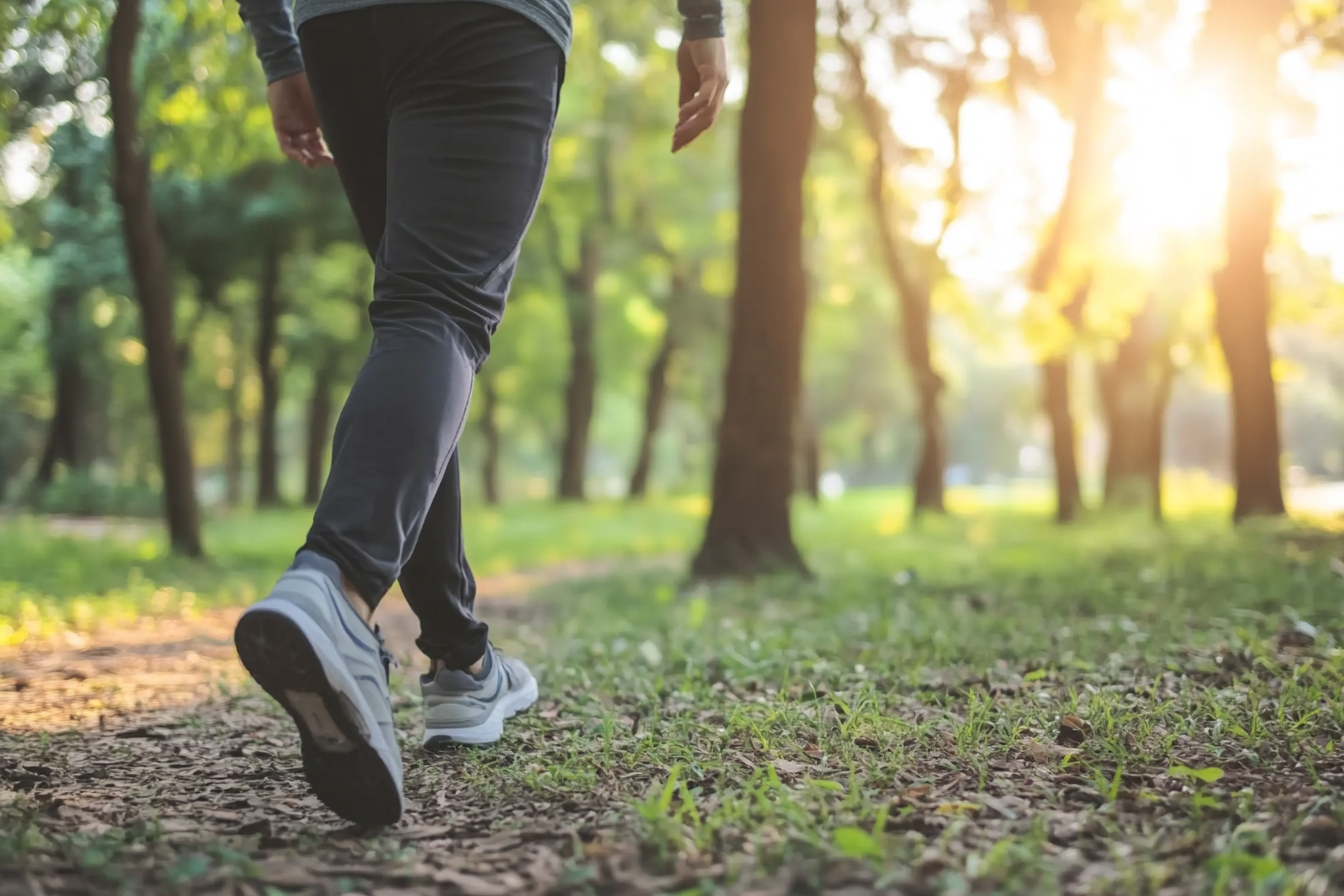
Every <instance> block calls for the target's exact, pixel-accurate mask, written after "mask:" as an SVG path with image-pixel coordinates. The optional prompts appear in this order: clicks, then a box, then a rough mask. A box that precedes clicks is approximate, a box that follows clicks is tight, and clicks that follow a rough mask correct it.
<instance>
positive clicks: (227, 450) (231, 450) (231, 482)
mask: <svg viewBox="0 0 1344 896" xmlns="http://www.w3.org/2000/svg"><path fill="white" fill-rule="evenodd" d="M243 339H244V335H243V324H242V320H241V315H240V313H239V311H238V310H237V309H236V308H234V309H231V310H230V314H229V343H230V345H231V347H232V352H233V359H232V360H233V379H232V380H231V381H230V382H229V387H228V393H227V397H226V406H227V408H228V414H229V429H228V434H227V436H226V437H225V438H226V442H225V446H224V501H225V503H226V504H228V506H229V507H239V506H241V505H242V503H243V429H244V422H243V379H244V376H243V372H244V365H245V364H246V363H247V353H246V352H245V351H244V350H243V347H242V346H243Z"/></svg>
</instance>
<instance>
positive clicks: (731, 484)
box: [692, 0, 817, 577]
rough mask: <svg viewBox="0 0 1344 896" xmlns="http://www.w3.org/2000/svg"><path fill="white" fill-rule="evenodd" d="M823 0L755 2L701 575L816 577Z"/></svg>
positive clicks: (698, 561) (698, 562)
mask: <svg viewBox="0 0 1344 896" xmlns="http://www.w3.org/2000/svg"><path fill="white" fill-rule="evenodd" d="M816 20H817V3H816V0H752V3H751V5H750V7H749V12H748V21H749V33H748V47H749V51H750V54H751V59H750V63H749V69H748V87H747V97H746V105H745V107H744V108H743V110H742V128H741V135H740V140H739V143H738V173H739V181H740V185H741V189H740V194H739V196H740V198H739V201H738V204H739V214H738V241H737V288H736V291H735V294H734V296H733V322H732V335H731V337H730V343H729V354H728V370H727V373H726V376H725V380H724V409H723V418H722V420H721V421H720V424H719V432H718V455H717V458H716V460H715V465H714V484H713V505H712V509H711V511H710V515H709V522H708V525H707V526H706V528H705V537H704V543H703V544H702V545H701V547H700V551H699V553H698V554H697V555H696V557H695V560H694V562H693V564H692V572H693V573H694V574H695V575H697V576H702V577H710V576H737V575H753V574H756V573H764V572H776V571H794V572H806V571H807V567H806V564H805V563H804V562H803V558H802V555H801V554H799V552H798V548H797V547H796V546H795V544H794V541H793V529H792V525H791V520H790V518H789V497H790V495H791V494H792V492H793V470H794V468H793V459H794V449H793V446H794V439H793V430H794V424H795V420H796V413H797V406H798V390H799V381H800V376H801V370H802V348H803V324H804V318H805V316H806V308H807V280H806V277H805V275H804V271H803V253H802V238H803V174H804V171H805V170H806V167H807V158H808V153H809V151H810V149H811V143H812V118H813V114H812V103H813V101H814V99H815V97H816V83H815V80H814V77H813V67H814V66H815V64H816V52H817V29H816Z"/></svg>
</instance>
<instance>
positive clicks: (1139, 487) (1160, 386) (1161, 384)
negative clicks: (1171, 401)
mask: <svg viewBox="0 0 1344 896" xmlns="http://www.w3.org/2000/svg"><path fill="white" fill-rule="evenodd" d="M1161 329H1162V326H1161V322H1160V321H1159V320H1158V319H1157V313H1156V308H1155V307H1154V306H1153V304H1152V301H1151V300H1149V302H1148V303H1146V304H1145V305H1144V307H1143V308H1142V309H1141V310H1140V311H1139V313H1137V314H1135V315H1134V317H1133V319H1132V320H1131V321H1130V328H1129V333H1128V334H1127V335H1126V336H1125V338H1124V339H1122V340H1121V341H1120V343H1119V345H1118V346H1116V352H1115V357H1114V358H1113V359H1111V360H1110V361H1108V362H1106V363H1104V364H1099V365H1098V366H1097V393H1098V395H1099V396H1100V398H1101V409H1102V415H1103V417H1104V418H1105V420H1106V435H1107V445H1106V479H1105V488H1104V491H1103V502H1104V504H1105V506H1107V507H1140V506H1144V505H1146V504H1148V503H1149V502H1150V501H1152V500H1153V499H1154V496H1155V495H1156V494H1157V491H1158V490H1157V489H1156V488H1155V487H1154V481H1155V480H1156V479H1157V478H1158V477H1160V476H1161V474H1162V465H1161V455H1160V453H1159V454H1157V455H1155V454H1154V444H1156V445H1158V446H1160V445H1161V443H1162V436H1161V429H1162V417H1163V412H1164V410H1165V395H1164V394H1163V393H1164V390H1165V389H1168V388H1169V383H1170V372H1169V371H1170V367H1171V359H1170V355H1169V351H1168V344H1167V340H1166V339H1165V338H1164V334H1163V333H1162V332H1161ZM1154 440H1156V442H1155V441H1154Z"/></svg>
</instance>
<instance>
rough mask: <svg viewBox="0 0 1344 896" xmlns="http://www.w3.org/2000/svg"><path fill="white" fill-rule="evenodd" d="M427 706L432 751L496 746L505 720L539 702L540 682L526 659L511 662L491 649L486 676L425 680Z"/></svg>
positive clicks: (455, 674)
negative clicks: (463, 746) (484, 745)
mask: <svg viewBox="0 0 1344 896" xmlns="http://www.w3.org/2000/svg"><path fill="white" fill-rule="evenodd" d="M420 694H421V696H422V697H423V698H424V701H425V739H424V741H423V744H424V747H425V749H427V750H439V749H443V748H445V747H448V746H450V745H452V744H493V743H494V742H495V741H497V740H499V738H500V736H501V735H502V734H503V733H504V720H505V719H507V718H510V717H512V716H514V715H517V714H518V713H520V712H522V711H523V710H525V709H527V708H528V707H529V706H531V705H532V704H533V703H536V702H537V680H536V679H535V678H533V677H532V673H531V671H530V670H528V668H527V666H526V665H525V664H524V663H523V662H522V661H521V660H514V659H507V658H505V657H503V656H501V655H500V654H499V651H497V650H495V648H494V646H493V645H492V646H490V647H489V648H487V649H486V652H485V667H484V668H483V669H481V671H480V673H479V674H477V675H473V674H472V673H470V672H461V671H458V670H456V669H440V670H439V672H438V674H436V675H421V676H420Z"/></svg>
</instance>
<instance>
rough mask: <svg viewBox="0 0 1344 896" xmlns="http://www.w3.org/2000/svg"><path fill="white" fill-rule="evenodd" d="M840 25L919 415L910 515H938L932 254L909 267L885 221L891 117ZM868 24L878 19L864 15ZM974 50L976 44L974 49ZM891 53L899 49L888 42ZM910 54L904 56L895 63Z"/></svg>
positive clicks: (965, 84)
mask: <svg viewBox="0 0 1344 896" xmlns="http://www.w3.org/2000/svg"><path fill="white" fill-rule="evenodd" d="M838 10H839V13H840V15H839V24H840V46H841V49H842V50H843V51H844V53H845V55H846V56H847V57H848V59H849V65H850V71H851V73H852V76H853V78H854V81H855V99H856V101H857V104H858V107H859V112H860V116H861V118H862V120H863V124H864V129H865V131H866V132H867V134H868V139H869V141H870V143H871V144H872V147H873V149H872V163H871V165H870V168H869V176H868V201H869V204H870V206H871V207H872V212H873V218H874V220H875V222H876V224H877V236H878V243H879V245H880V248H881V253H882V261H883V264H884V266H885V268H886V272H887V276H888V278H889V280H890V282H891V286H892V288H893V289H894V290H895V292H896V295H897V297H898V299H899V301H900V307H901V318H900V330H899V334H898V336H899V341H900V345H901V349H902V353H903V355H904V357H905V361H906V364H907V366H908V367H909V369H910V376H911V379H912V380H913V382H914V386H915V394H916V396H917V398H918V407H919V430H920V436H921V438H920V452H919V460H918V462H917V463H916V465H915V473H914V477H913V479H914V481H913V486H914V488H913V492H914V512H915V513H916V514H919V513H922V512H931V513H943V512H944V511H945V507H944V503H943V469H944V467H945V466H946V457H947V438H946V435H945V433H944V431H943V419H942V412H941V410H940V408H939V397H940V396H941V394H942V392H943V388H944V382H943V377H942V376H941V375H940V374H939V373H938V371H937V369H936V368H935V367H934V364H933V356H932V351H931V348H930V342H931V329H932V319H933V311H932V304H933V303H932V285H931V281H932V276H933V274H932V272H931V270H930V269H933V268H936V267H937V266H938V264H939V262H938V256H937V252H936V250H937V247H938V245H937V244H935V245H934V247H933V248H934V250H935V251H933V252H929V253H918V254H919V255H921V256H923V257H920V258H918V259H917V261H916V262H915V263H914V264H911V263H910V261H909V258H910V256H912V255H916V254H917V253H916V252H914V251H913V249H914V247H912V246H910V245H905V243H906V242H907V241H906V240H905V239H903V238H902V237H901V235H900V233H899V232H898V230H897V228H896V225H895V223H894V222H893V221H892V206H893V200H892V187H891V184H892V181H893V179H894V177H895V174H896V169H897V163H896V151H897V148H898V147H899V141H898V139H897V137H896V134H895V133H894V132H893V130H892V127H891V116H890V114H889V113H888V111H887V110H886V108H885V107H884V106H883V105H882V103H881V102H880V101H879V100H878V99H877V98H876V97H875V96H874V95H873V93H872V91H871V90H870V88H869V85H868V78H867V76H866V75H865V73H864V58H863V51H862V49H861V48H860V46H859V44H858V43H857V41H856V39H855V37H854V36H851V35H848V34H846V31H847V28H848V26H849V24H850V21H851V18H850V15H849V12H848V10H847V8H846V7H845V6H844V5H843V4H842V5H840V6H839V7H838ZM865 13H866V14H867V16H868V18H869V19H870V21H873V22H875V21H877V19H878V17H876V16H874V15H872V14H871V13H870V12H868V11H867V10H865ZM908 38H909V39H910V40H912V41H914V42H921V41H922V42H925V43H927V41H924V40H923V39H922V38H920V37H919V36H918V35H908ZM977 44H978V41H977ZM894 45H895V46H896V47H901V46H902V42H901V41H900V40H896V41H895V42H894ZM911 55H912V54H910V53H909V51H908V50H904V52H902V53H900V54H899V56H901V57H908V56H911ZM968 64H969V60H966V61H965V62H964V64H963V65H962V66H960V67H949V68H946V69H944V70H941V71H939V72H938V74H939V75H940V79H941V80H942V81H943V91H942V94H941V96H940V106H942V108H943V113H944V116H945V117H946V119H947V123H948V127H949V130H950V131H951V133H952V145H953V160H952V164H951V166H950V167H949V171H948V176H947V179H946V180H947V182H946V185H945V189H944V191H943V192H944V209H945V211H944V216H943V225H942V228H941V233H940V235H939V239H938V243H941V242H942V239H943V237H944V236H946V234H947V229H948V226H949V225H950V224H951V223H952V221H953V219H954V218H955V215H956V207H957V203H958V201H959V200H960V194H961V192H962V186H961V174H960V166H961V110H962V107H963V106H964V105H965V103H966V100H967V98H968V97H969V95H970V74H969V72H968V71H967V68H966V65H968Z"/></svg>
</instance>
